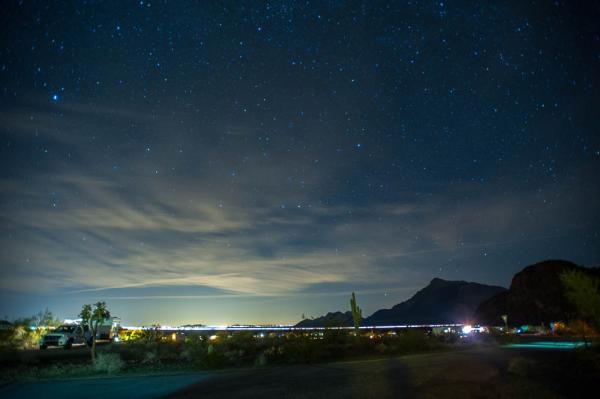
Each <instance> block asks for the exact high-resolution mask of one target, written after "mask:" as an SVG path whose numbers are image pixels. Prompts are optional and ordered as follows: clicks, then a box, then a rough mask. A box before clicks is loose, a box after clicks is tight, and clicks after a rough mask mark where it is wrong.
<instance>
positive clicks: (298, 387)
mask: <svg viewBox="0 0 600 399" xmlns="http://www.w3.org/2000/svg"><path fill="white" fill-rule="evenodd" d="M560 356H561V353H560V352H558V351H543V350H542V351H537V350H527V351H522V350H517V349H501V348H480V349H474V350H465V351H453V352H447V353H430V354H421V355H411V356H403V357H398V358H387V359H378V360H360V361H350V362H336V363H328V364H318V365H292V366H280V367H268V368H262V369H243V370H225V371H219V372H205V373H196V374H186V375H164V376H139V377H119V378H90V379H73V380H62V381H48V382H37V383H20V384H12V385H8V386H5V387H2V388H0V397H2V398H6V399H9V398H19V399H23V398H29V397H35V398H61V399H65V398H77V399H81V398H82V397H85V398H86V399H91V398H109V399H119V398H127V399H131V398H158V397H168V398H178V399H181V398H218V399H223V398H260V399H268V398H278V399H279V398H293V399H299V398H377V399H382V398H411V397H418V398H441V397H444V398H461V399H462V398H471V397H480V398H494V399H498V398H511V399H513V398H521V397H523V398H553V397H565V396H566V397H568V396H570V395H571V394H575V393H576V392H574V391H571V392H569V391H568V389H572V388H565V385H564V383H563V382H562V381H561V376H551V375H550V376H546V375H544V376H543V377H542V378H541V379H540V378H529V377H522V376H519V375H518V374H517V375H515V374H514V373H509V372H508V371H507V370H508V369H509V366H510V365H511V364H512V363H513V362H514V359H515V358H520V359H526V360H528V361H534V362H536V364H537V365H542V364H545V363H546V364H548V362H550V363H555V364H560V363H559V362H560V361H561V357H560ZM536 367H537V366H536ZM572 385H573V384H571V386H572ZM576 388H577V389H580V390H584V389H585V388H586V387H585V386H584V385H581V386H577V387H576ZM565 392H567V393H565Z"/></svg>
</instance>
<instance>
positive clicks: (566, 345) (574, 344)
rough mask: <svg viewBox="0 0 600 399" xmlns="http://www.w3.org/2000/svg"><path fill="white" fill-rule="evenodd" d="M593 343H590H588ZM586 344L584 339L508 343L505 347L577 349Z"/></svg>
mask: <svg viewBox="0 0 600 399" xmlns="http://www.w3.org/2000/svg"><path fill="white" fill-rule="evenodd" d="M587 345H588V346H589V345H591V344H590V343H588V344H587ZM584 346H586V343H585V342H584V341H538V342H527V343H521V344H507V345H504V346H503V347H504V348H525V349H575V348H583V347H584Z"/></svg>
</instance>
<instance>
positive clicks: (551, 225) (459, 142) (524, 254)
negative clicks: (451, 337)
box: [0, 0, 600, 325]
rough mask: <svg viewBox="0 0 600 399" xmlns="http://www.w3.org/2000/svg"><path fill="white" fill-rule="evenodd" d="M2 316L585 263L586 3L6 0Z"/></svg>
mask: <svg viewBox="0 0 600 399" xmlns="http://www.w3.org/2000/svg"><path fill="white" fill-rule="evenodd" d="M4 8H5V10H4V11H5V12H4V13H3V14H4V15H3V21H2V22H3V26H4V29H3V30H2V46H1V48H0V55H1V56H0V122H1V123H0V129H1V130H0V132H1V133H0V135H1V139H2V140H1V142H0V143H1V145H0V152H1V155H0V163H1V169H0V170H1V172H0V190H1V197H0V220H1V224H0V248H1V251H0V317H4V315H6V316H7V317H9V318H14V317H19V316H28V315H30V314H33V313H35V312H37V311H39V310H41V309H44V308H45V307H48V308H49V309H50V310H52V311H54V312H55V313H57V314H58V315H59V316H60V317H61V318H72V317H75V316H76V315H77V313H78V312H79V310H80V309H81V305H82V304H84V303H91V302H95V301H98V300H106V301H107V303H108V306H109V309H110V310H111V311H112V312H113V314H115V315H117V316H119V317H121V318H122V319H123V321H124V323H127V324H152V323H155V322H160V323H163V324H172V325H177V324H185V323H204V324H230V323H295V322H297V321H299V320H300V317H301V314H303V313H304V314H305V315H306V316H307V317H310V316H315V317H316V316H319V315H321V314H324V313H327V312H328V311H335V310H342V311H345V310H347V309H348V308H349V305H348V300H349V297H350V293H351V292H352V291H355V292H356V294H357V296H358V301H359V303H360V305H361V307H362V308H363V309H364V313H365V314H370V313H372V312H373V311H375V310H377V309H380V308H384V307H391V306H393V305H394V304H396V303H398V302H401V301H402V300H405V299H407V298H409V297H410V296H412V295H413V294H414V293H415V292H416V291H417V290H418V289H421V288H423V287H424V286H425V285H426V284H427V283H428V282H429V281H430V280H431V279H432V278H434V277H441V278H444V279H448V280H466V281H474V282H479V283H484V284H491V285H501V286H504V287H507V286H508V285H509V283H510V279H511V278H512V276H513V275H514V273H516V272H517V271H519V270H521V269H522V268H523V267H525V266H527V265H530V264H533V263H535V262H538V261H542V260H545V259H565V260H570V261H573V262H575V263H578V264H581V265H586V266H592V265H599V264H600V237H599V235H598V231H599V227H600V210H599V207H598V198H600V173H599V172H600V131H599V130H600V127H599V126H600V124H598V105H599V104H600V90H599V83H600V82H599V79H600V74H599V73H598V71H599V70H600V29H599V26H598V24H597V21H598V20H600V10H599V9H598V7H597V6H595V5H593V4H585V5H581V4H580V5H573V4H570V2H560V1H558V2H553V1H542V2H535V3H534V2H514V4H504V5H481V4H478V3H476V2H467V1H460V2H452V3H450V2H448V3H447V2H410V3H405V2H394V1H390V2H381V3H380V2H366V3H360V2H348V3H346V2H336V1H328V2H315V3H302V4H300V3H297V2H290V1H274V2H269V3H263V2H233V3H231V4H227V5H222V4H219V2H214V3H210V4H209V3H207V4H204V5H203V6H202V7H200V6H198V5H196V4H195V3H194V2H187V1H182V2H177V4H172V3H166V2H162V1H146V0H144V1H139V2H127V3H122V2H110V1H107V2H91V3H87V2H79V1H75V2H67V3H64V4H50V3H48V4H46V3H36V2H15V1H13V2H10V3H8V4H7V5H5V6H4Z"/></svg>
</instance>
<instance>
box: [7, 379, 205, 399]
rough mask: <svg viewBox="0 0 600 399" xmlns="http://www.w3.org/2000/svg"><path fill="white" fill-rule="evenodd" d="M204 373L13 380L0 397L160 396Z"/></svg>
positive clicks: (116, 398) (109, 398)
mask: <svg viewBox="0 0 600 399" xmlns="http://www.w3.org/2000/svg"><path fill="white" fill-rule="evenodd" d="M207 376H208V374H206V373H196V374H183V375H166V376H164V375H162V376H140V377H116V378H81V379H70V380H59V381H44V382H35V383H17V384H10V385H7V386H5V387H2V388H0V397H2V398H4V399H10V398H18V399H26V398H36V399H44V398H48V399H51V398H61V399H66V398H78V399H82V398H85V399H96V398H97V399H120V398H127V399H136V398H140V399H141V398H148V399H152V398H160V397H163V396H164V395H166V394H168V393H170V392H173V391H176V390H178V389H180V388H183V387H185V386H189V385H191V384H194V383H198V382H199V381H201V380H202V379H204V378H207Z"/></svg>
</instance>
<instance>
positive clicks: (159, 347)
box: [119, 340, 183, 364]
mask: <svg viewBox="0 0 600 399" xmlns="http://www.w3.org/2000/svg"><path fill="white" fill-rule="evenodd" d="M119 347H120V352H121V356H122V358H123V360H125V361H126V362H128V363H137V364H159V363H160V364H166V363H176V362H179V361H180V360H181V359H182V355H181V353H182V352H183V345H181V344H179V343H177V342H173V341H146V340H137V341H129V342H126V343H122V344H120V345H119Z"/></svg>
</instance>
